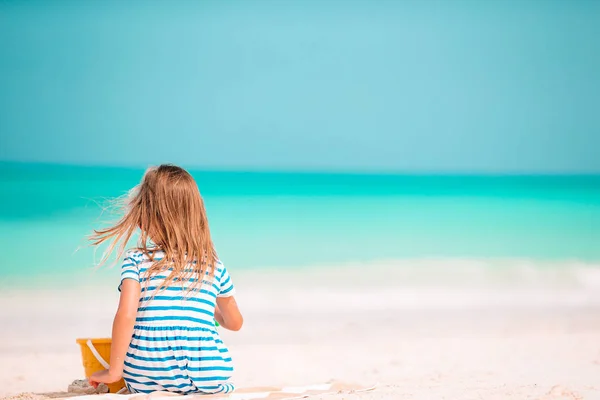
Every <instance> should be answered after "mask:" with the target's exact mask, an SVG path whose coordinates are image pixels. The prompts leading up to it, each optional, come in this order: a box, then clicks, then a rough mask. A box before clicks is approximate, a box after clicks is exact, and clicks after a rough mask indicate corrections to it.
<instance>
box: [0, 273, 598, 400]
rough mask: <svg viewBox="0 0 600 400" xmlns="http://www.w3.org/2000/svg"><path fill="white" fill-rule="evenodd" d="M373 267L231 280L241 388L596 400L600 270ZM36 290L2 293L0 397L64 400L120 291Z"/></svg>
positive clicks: (228, 335) (232, 339)
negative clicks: (331, 387) (85, 346)
mask: <svg viewBox="0 0 600 400" xmlns="http://www.w3.org/2000/svg"><path fill="white" fill-rule="evenodd" d="M474 267H476V266H474ZM369 268H373V269H374V270H375V271H376V273H375V275H374V276H375V278H372V279H365V278H364V276H365V274H362V273H360V271H359V270H357V269H345V270H342V269H329V270H326V271H321V272H319V270H308V271H305V272H302V273H299V272H273V271H256V272H253V273H243V274H239V273H238V274H236V275H234V278H236V283H237V287H238V301H239V303H240V305H241V307H242V310H243V312H244V314H245V317H246V324H245V326H244V328H243V330H242V331H241V332H237V333H232V332H225V333H224V334H223V338H224V340H225V342H226V343H227V344H228V345H229V347H230V348H231V351H232V352H233V357H234V361H235V362H236V375H235V383H236V384H237V385H238V386H239V387H241V386H256V385H301V384H310V383H318V382H323V381H328V380H330V379H338V380H343V381H349V382H359V383H365V384H369V383H374V382H379V383H380V384H381V386H380V388H379V389H378V390H377V391H375V392H371V393H365V394H360V395H359V394H356V395H343V396H341V395H340V396H331V397H327V398H331V399H337V398H339V399H342V398H343V399H358V398H360V399H388V398H389V399H424V400H431V399H450V400H454V399H456V400H462V399H485V400H489V399H580V398H584V399H600V290H598V287H597V285H596V283H597V277H598V274H597V273H598V270H596V269H590V268H584V269H581V270H577V271H575V272H573V271H570V272H568V273H565V272H562V271H559V270H556V271H550V272H548V271H546V272H544V275H543V276H539V275H538V274H537V272H535V271H533V272H532V271H529V272H527V273H526V274H523V273H522V271H523V270H522V269H520V271H521V272H519V274H520V275H517V276H516V277H515V276H513V275H511V274H512V273H508V275H507V274H506V273H505V274H504V275H503V276H505V277H507V276H508V277H509V278H506V279H499V277H498V276H497V275H498V274H497V272H495V271H496V270H494V272H493V273H492V272H490V273H486V274H484V275H481V273H480V272H476V271H479V270H477V268H475V269H474V270H472V269H470V268H463V269H462V270H461V271H462V272H461V273H459V274H456V273H452V274H450V273H449V274H446V276H443V274H440V273H431V274H428V273H423V272H422V271H423V269H422V268H421V269H420V270H419V271H421V272H419V273H413V272H414V271H413V272H406V271H407V270H402V271H403V272H398V271H399V270H398V268H397V266H395V267H394V268H395V269H394V270H393V271H392V270H388V269H387V268H386V267H385V266H379V267H372V266H371V267H369ZM474 271H475V272H474ZM434 272H435V271H434ZM232 273H234V274H235V270H234V271H233V272H232ZM490 274H491V275H490ZM532 274H533V275H532ZM582 274H583V275H582ZM265 278H267V279H266V280H265ZM32 293H33V292H32V291H29V290H9V291H4V292H2V294H1V295H0V321H1V328H0V335H1V337H0V339H1V341H0V360H1V362H0V368H1V373H0V397H3V396H8V395H12V394H16V393H21V392H49V391H63V390H66V388H67V386H68V384H69V383H70V382H71V381H72V380H73V379H76V378H80V377H82V375H83V369H82V366H81V360H80V356H79V349H78V347H77V345H76V344H75V338H76V337H91V336H92V337H98V336H100V337H102V336H108V335H109V333H110V324H111V320H112V317H113V312H114V308H115V307H116V302H117V299H118V298H117V296H118V294H117V292H116V291H115V290H114V288H112V287H95V288H87V289H86V288H79V289H64V290H62V291H55V292H37V294H36V295H35V297H32ZM98 299H102V300H101V301H99V300H98Z"/></svg>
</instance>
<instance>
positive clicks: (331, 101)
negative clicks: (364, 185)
mask: <svg viewBox="0 0 600 400" xmlns="http://www.w3.org/2000/svg"><path fill="white" fill-rule="evenodd" d="M599 38H600V2H598V1H584V0H581V1H577V0H572V1H550V0H548V1H543V0H535V1H534V0H531V1H527V0H523V1H434V0H432V1H426V2H419V1H415V2H411V1H383V0H382V1H335V0H330V1H310V0H307V1H280V2H275V1H251V0H247V1H242V0H238V1H212V2H211V1H198V2H192V1H189V2H186V1H183V2H176V1H173V2H135V1H132V2H116V1H115V2H110V1H108V2H100V1H98V2H95V1H89V2H75V1H72V2H66V1H63V2H61V1H52V2H31V1H6V2H0V160H16V161H43V162H60V163H75V164H103V165H104V164H106V165H146V164H148V163H160V162H175V163H181V164H184V165H187V166H197V167H204V168H211V169H212V168H216V169H222V168H226V169H294V170H352V171H409V172H413V171H416V172H421V171H427V172H430V171H435V172H445V171H463V172H464V171H467V172H600V157H598V151H599V150H598V149H600V112H599V110H600V40H599Z"/></svg>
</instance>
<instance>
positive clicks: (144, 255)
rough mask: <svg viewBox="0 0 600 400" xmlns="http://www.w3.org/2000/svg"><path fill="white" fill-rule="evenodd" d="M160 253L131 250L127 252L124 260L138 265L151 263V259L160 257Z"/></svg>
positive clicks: (137, 249)
mask: <svg viewBox="0 0 600 400" xmlns="http://www.w3.org/2000/svg"><path fill="white" fill-rule="evenodd" d="M159 253H160V251H156V250H148V251H147V252H145V251H144V250H142V249H139V248H131V249H128V250H127V251H125V253H124V258H125V260H129V261H133V262H134V263H136V264H141V263H143V262H146V261H151V258H150V257H153V258H154V257H160V254H159Z"/></svg>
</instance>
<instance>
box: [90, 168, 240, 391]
mask: <svg viewBox="0 0 600 400" xmlns="http://www.w3.org/2000/svg"><path fill="white" fill-rule="evenodd" d="M138 229H139V231H140V240H139V244H138V248H136V249H133V250H128V251H127V252H125V253H124V249H125V246H126V243H127V242H128V240H129V239H130V238H131V236H132V234H133V233H134V232H136V231H137V230H138ZM91 240H92V242H93V244H94V245H99V244H101V243H104V242H107V241H108V242H110V246H109V248H108V251H107V252H106V255H105V257H104V259H103V261H106V259H107V257H108V256H109V255H110V253H111V252H112V251H113V250H114V249H115V247H117V248H118V253H119V258H121V257H124V261H123V265H122V266H121V284H120V286H119V290H120V292H121V298H120V301H119V307H118V309H117V313H116V316H115V319H114V323H113V331H112V347H111V356H110V368H109V369H107V370H104V371H101V372H97V373H95V374H93V375H92V376H91V377H90V382H91V383H92V385H94V386H97V385H98V384H99V383H113V382H117V381H118V380H119V379H121V377H123V378H124V380H125V383H126V385H127V388H128V389H129V391H130V392H132V393H136V392H145V393H148V392H153V391H169V392H176V393H184V394H190V393H226V392H231V391H233V389H234V387H233V385H232V384H231V383H228V381H229V378H230V377H231V375H232V372H233V365H232V361H231V357H230V356H229V351H228V350H227V347H226V346H225V345H224V344H223V342H222V341H221V339H220V337H219V333H218V332H217V330H216V327H215V322H214V321H215V320H216V321H217V322H218V323H219V324H220V325H221V326H222V327H223V328H226V329H230V330H234V331H237V330H239V329H240V328H241V327H242V322H243V320H242V315H241V314H240V311H239V309H238V306H237V304H236V302H235V299H234V297H233V295H234V287H233V283H232V280H231V278H230V276H229V273H228V272H227V269H226V268H225V266H224V265H223V264H222V263H221V262H220V261H219V259H218V258H217V254H216V252H215V249H214V246H213V242H212V240H211V237H210V232H209V229H208V220H207V216H206V211H205V209H204V202H203V200H202V197H201V196H200V192H199V191H198V187H197V186H196V182H195V181H194V179H193V178H192V176H191V175H190V174H189V173H188V172H187V171H185V170H184V169H182V168H179V167H176V166H173V165H161V166H159V167H158V168H150V169H149V170H148V171H147V172H146V174H145V175H144V178H143V179H142V182H141V184H140V185H139V186H137V187H136V188H135V189H134V193H133V195H132V196H131V197H130V198H129V200H128V204H127V211H126V213H125V215H124V216H123V218H121V219H120V220H119V222H118V223H117V224H116V225H114V226H113V227H110V228H107V229H102V230H98V231H95V233H94V234H93V235H92V239H91ZM123 253H124V254H123Z"/></svg>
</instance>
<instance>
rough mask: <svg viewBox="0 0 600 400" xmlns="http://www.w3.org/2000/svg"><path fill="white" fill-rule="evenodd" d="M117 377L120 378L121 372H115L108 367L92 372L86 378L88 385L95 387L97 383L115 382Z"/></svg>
mask: <svg viewBox="0 0 600 400" xmlns="http://www.w3.org/2000/svg"><path fill="white" fill-rule="evenodd" d="M119 379H121V374H116V373H114V372H111V371H110V370H109V369H105V370H102V371H98V372H96V373H94V374H92V376H90V379H88V380H89V381H90V385H92V386H93V387H94V388H97V387H98V384H99V383H115V382H116V381H118V380H119Z"/></svg>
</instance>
